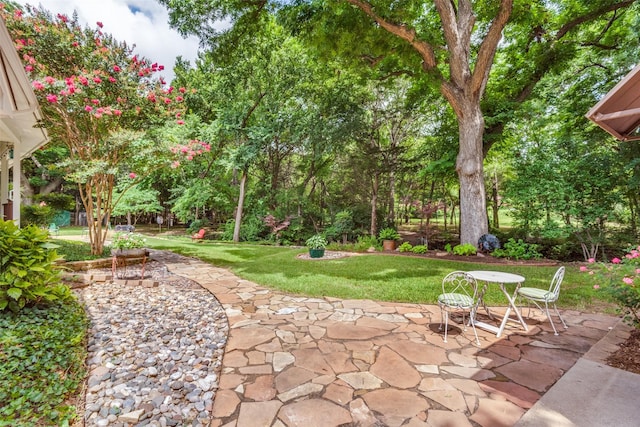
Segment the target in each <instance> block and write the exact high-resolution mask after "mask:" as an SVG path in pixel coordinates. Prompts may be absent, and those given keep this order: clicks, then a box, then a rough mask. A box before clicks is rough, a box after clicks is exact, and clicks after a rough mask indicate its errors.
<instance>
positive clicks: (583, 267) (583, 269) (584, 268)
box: [580, 265, 589, 272]
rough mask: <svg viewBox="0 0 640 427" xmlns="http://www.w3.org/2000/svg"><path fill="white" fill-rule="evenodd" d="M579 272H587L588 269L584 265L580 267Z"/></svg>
mask: <svg viewBox="0 0 640 427" xmlns="http://www.w3.org/2000/svg"><path fill="white" fill-rule="evenodd" d="M580 271H583V272H584V271H589V269H588V268H587V267H586V266H585V265H581V266H580Z"/></svg>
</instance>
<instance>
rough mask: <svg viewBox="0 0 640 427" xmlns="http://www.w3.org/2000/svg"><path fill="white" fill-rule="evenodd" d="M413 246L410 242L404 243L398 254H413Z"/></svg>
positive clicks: (399, 247)
mask: <svg viewBox="0 0 640 427" xmlns="http://www.w3.org/2000/svg"><path fill="white" fill-rule="evenodd" d="M412 249H413V246H412V245H411V243H409V242H404V243H403V244H401V245H400V246H398V252H411V251H412Z"/></svg>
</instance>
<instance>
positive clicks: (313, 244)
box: [307, 234, 329, 258]
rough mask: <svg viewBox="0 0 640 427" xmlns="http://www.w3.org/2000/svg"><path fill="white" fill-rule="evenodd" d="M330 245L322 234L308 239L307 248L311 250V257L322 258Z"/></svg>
mask: <svg viewBox="0 0 640 427" xmlns="http://www.w3.org/2000/svg"><path fill="white" fill-rule="evenodd" d="M328 244H329V243H328V242H327V239H325V238H324V236H323V235H321V234H316V235H315V236H311V237H309V238H308V239H307V247H308V248H309V256H310V257H311V258H322V257H323V256H324V250H325V248H326V247H327V245H328Z"/></svg>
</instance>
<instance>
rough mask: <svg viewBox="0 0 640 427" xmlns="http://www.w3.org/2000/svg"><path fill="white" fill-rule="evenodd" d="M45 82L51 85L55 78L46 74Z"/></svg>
mask: <svg viewBox="0 0 640 427" xmlns="http://www.w3.org/2000/svg"><path fill="white" fill-rule="evenodd" d="M44 81H45V83H47V84H48V85H52V84H54V83H55V82H56V79H54V78H53V77H51V76H47V77H45V78H44Z"/></svg>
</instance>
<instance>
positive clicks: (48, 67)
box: [0, 3, 209, 254]
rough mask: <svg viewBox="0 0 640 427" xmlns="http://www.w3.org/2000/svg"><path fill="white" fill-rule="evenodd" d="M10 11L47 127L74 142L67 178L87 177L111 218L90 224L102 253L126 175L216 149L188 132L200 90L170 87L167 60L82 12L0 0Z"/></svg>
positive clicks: (91, 206)
mask: <svg viewBox="0 0 640 427" xmlns="http://www.w3.org/2000/svg"><path fill="white" fill-rule="evenodd" d="M0 16H2V18H3V19H4V21H5V23H6V26H7V29H8V30H9V34H10V35H11V37H12V39H13V40H14V45H15V48H16V50H17V52H18V55H19V56H20V58H21V59H22V61H23V64H24V69H25V72H26V73H27V75H28V76H29V78H30V79H31V82H32V86H33V90H34V93H35V95H36V97H37V99H38V102H39V104H40V109H41V111H42V120H41V123H40V126H42V127H44V128H46V130H47V132H48V134H49V137H50V139H51V141H55V142H59V143H62V144H64V145H65V146H66V148H67V149H68V153H69V157H68V159H66V161H65V163H64V165H63V166H64V167H65V168H66V171H67V175H66V178H67V179H68V180H71V181H73V182H76V183H77V184H78V191H79V193H80V197H81V199H82V202H83V205H84V207H85V210H86V212H87V216H88V217H93V218H97V217H101V218H103V219H104V221H96V222H95V224H90V225H89V238H90V240H91V246H92V252H93V253H94V254H99V253H101V252H102V247H103V245H104V241H105V239H106V234H107V230H106V229H105V228H104V227H103V226H102V224H103V223H106V222H108V221H109V216H110V214H111V211H112V209H113V206H114V205H115V204H116V203H117V200H113V198H112V193H113V189H114V186H115V185H117V183H118V181H123V182H126V185H125V187H126V186H127V185H128V186H133V185H135V183H136V182H137V181H139V180H140V179H142V177H144V176H145V175H148V174H149V173H151V171H153V170H155V169H158V168H159V167H164V166H166V167H170V166H171V167H177V166H179V165H180V162H181V161H185V160H191V159H192V158H193V156H195V155H198V154H200V153H203V152H205V151H208V150H209V146H208V144H206V143H203V142H201V141H198V140H193V139H192V138H193V136H192V135H190V134H189V132H188V131H187V130H182V129H184V128H185V127H186V126H185V120H184V119H185V117H184V114H185V111H186V106H185V97H186V96H188V94H189V93H191V91H189V90H187V89H186V88H184V87H177V88H176V87H173V86H169V85H168V84H167V82H166V81H164V79H163V77H162V76H161V75H159V73H161V72H162V71H163V70H164V66H163V65H160V64H158V63H154V62H152V61H151V60H148V59H146V58H143V57H140V56H138V55H135V54H134V53H133V48H132V47H130V46H128V45H127V44H126V43H123V42H118V41H116V40H115V39H114V38H113V37H112V36H111V35H109V34H106V33H104V32H103V25H102V23H100V22H98V23H97V24H96V25H97V26H96V27H95V28H90V27H89V26H86V27H84V28H83V27H82V26H81V25H80V24H79V23H78V21H77V19H76V18H75V17H71V18H70V17H68V16H66V15H64V14H52V13H51V12H49V11H47V10H45V9H42V8H36V7H33V6H25V7H24V8H20V7H17V6H16V5H14V4H12V3H0ZM159 130H162V131H159ZM154 131H155V132H154ZM163 132H165V133H163ZM165 134H171V135H174V137H172V138H168V137H166V136H164V135H165ZM187 141H188V142H187ZM173 145H175V146H177V148H175V149H174V150H170V146H173Z"/></svg>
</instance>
